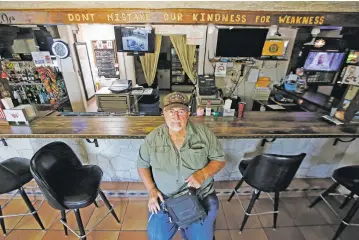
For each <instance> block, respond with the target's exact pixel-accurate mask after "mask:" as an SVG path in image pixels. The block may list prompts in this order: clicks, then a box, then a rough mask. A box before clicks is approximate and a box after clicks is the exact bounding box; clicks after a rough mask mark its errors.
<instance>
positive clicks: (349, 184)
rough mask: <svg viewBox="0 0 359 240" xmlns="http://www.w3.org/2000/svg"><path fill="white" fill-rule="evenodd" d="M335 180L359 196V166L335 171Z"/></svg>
mask: <svg viewBox="0 0 359 240" xmlns="http://www.w3.org/2000/svg"><path fill="white" fill-rule="evenodd" d="M333 178H334V180H335V181H337V182H338V183H339V184H340V185H342V186H344V187H346V188H347V189H349V190H350V191H351V192H353V193H354V194H355V195H358V196H359V166H347V167H342V168H338V169H337V170H335V171H334V173H333Z"/></svg>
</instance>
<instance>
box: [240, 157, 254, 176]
mask: <svg viewBox="0 0 359 240" xmlns="http://www.w3.org/2000/svg"><path fill="white" fill-rule="evenodd" d="M250 163H251V160H242V161H241V162H240V163H239V167H238V169H239V171H240V172H241V174H242V176H243V174H244V172H245V171H246V169H247V167H248V166H249V164H250Z"/></svg>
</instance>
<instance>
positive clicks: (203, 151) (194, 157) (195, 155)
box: [188, 144, 208, 170]
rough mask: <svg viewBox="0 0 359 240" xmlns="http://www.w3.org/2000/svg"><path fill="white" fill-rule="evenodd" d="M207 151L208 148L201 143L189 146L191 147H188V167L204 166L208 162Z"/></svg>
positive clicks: (197, 167) (200, 167) (198, 167)
mask: <svg viewBox="0 0 359 240" xmlns="http://www.w3.org/2000/svg"><path fill="white" fill-rule="evenodd" d="M207 152H208V149H207V147H206V146H205V145H204V144H203V145H202V144H201V145H199V144H198V145H197V144H196V145H193V146H191V148H190V149H188V153H189V160H190V161H189V162H188V165H189V166H188V167H189V168H192V169H194V170H199V169H202V168H203V167H205V166H206V165H207V163H208V158H207V155H208V154H207Z"/></svg>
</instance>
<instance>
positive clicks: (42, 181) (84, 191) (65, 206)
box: [30, 142, 120, 239]
mask: <svg viewBox="0 0 359 240" xmlns="http://www.w3.org/2000/svg"><path fill="white" fill-rule="evenodd" d="M30 170H31V173H32V175H33V176H34V178H35V181H36V182H37V184H38V185H39V187H40V189H41V191H42V193H43V194H44V196H45V198H46V200H47V201H48V202H49V205H50V206H51V207H53V208H55V209H58V210H60V212H61V220H60V221H61V222H62V224H63V225H64V231H65V235H67V229H70V231H72V232H73V233H74V234H75V235H76V236H77V237H79V238H80V239H86V236H87V234H89V233H90V232H91V231H92V230H93V229H94V228H95V227H96V226H97V225H98V224H100V222H101V221H102V220H103V219H104V218H105V217H106V216H107V215H108V214H109V213H111V214H112V215H113V217H114V218H115V219H116V221H117V222H118V223H120V220H119V219H118V217H117V215H116V213H115V211H114V210H113V207H112V205H111V204H110V202H109V201H108V200H107V198H106V196H105V194H104V193H103V192H102V190H101V189H100V183H101V178H102V174H103V173H102V170H101V168H100V167H98V166H96V165H82V163H81V161H80V160H79V159H78V158H77V156H76V154H75V153H74V152H73V151H72V149H71V148H70V147H69V146H68V145H66V144H65V143H63V142H53V143H50V144H47V145H46V146H44V147H42V148H41V149H40V150H39V151H38V152H36V153H35V155H34V156H33V157H32V159H31V163H30ZM98 195H99V196H100V197H101V198H102V200H103V201H104V203H105V205H106V207H107V208H108V209H109V212H108V213H107V214H106V215H105V216H104V217H103V218H102V219H101V220H100V221H99V222H98V223H97V224H96V225H95V226H94V227H93V228H92V229H91V230H89V231H88V233H87V234H86V233H85V228H84V226H83V224H82V220H81V215H80V209H81V208H85V207H87V206H89V205H91V204H95V205H96V198H97V197H98ZM66 210H74V212H75V216H76V221H77V224H78V227H79V230H80V235H78V234H77V233H76V232H75V231H74V230H73V229H71V228H70V227H69V226H68V225H67V221H66ZM67 212H69V211H67Z"/></svg>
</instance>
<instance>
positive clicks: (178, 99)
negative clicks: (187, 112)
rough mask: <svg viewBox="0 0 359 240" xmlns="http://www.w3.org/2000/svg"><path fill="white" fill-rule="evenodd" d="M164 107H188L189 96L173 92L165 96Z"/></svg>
mask: <svg viewBox="0 0 359 240" xmlns="http://www.w3.org/2000/svg"><path fill="white" fill-rule="evenodd" d="M163 106H164V107H171V108H174V107H179V108H181V107H182V108H183V107H185V108H187V107H188V97H187V96H186V95H185V94H183V93H180V92H173V93H170V94H168V95H167V96H165V99H164V103H163Z"/></svg>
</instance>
